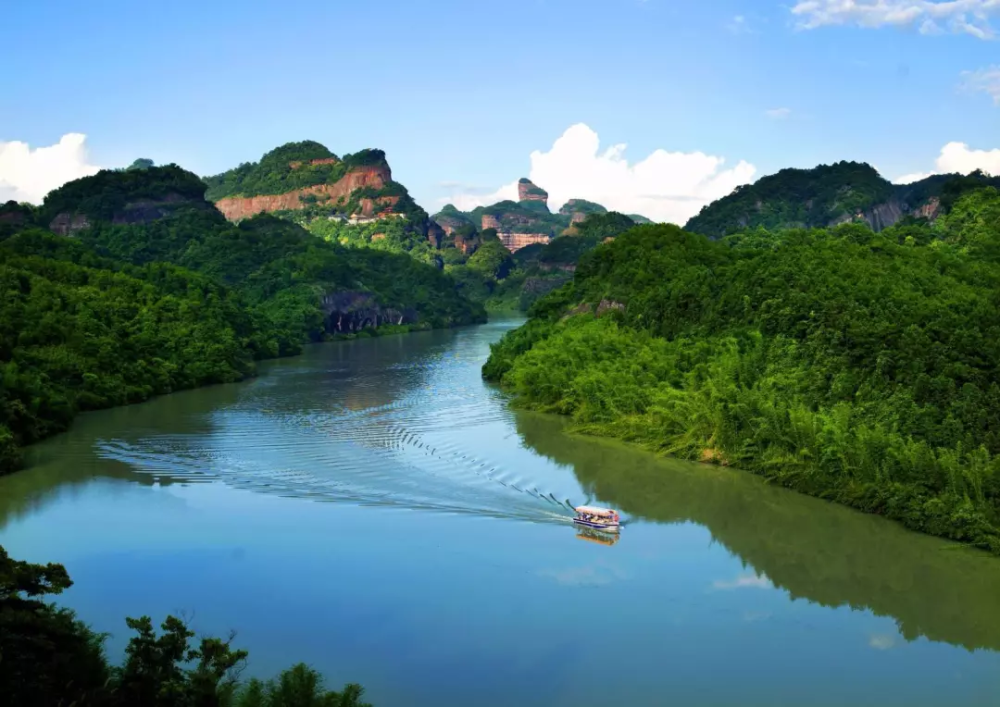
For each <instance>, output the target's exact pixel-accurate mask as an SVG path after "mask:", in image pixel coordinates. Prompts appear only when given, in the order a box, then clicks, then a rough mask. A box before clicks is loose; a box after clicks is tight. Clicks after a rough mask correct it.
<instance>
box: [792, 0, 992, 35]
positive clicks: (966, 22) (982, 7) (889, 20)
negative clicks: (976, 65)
mask: <svg viewBox="0 0 1000 707" xmlns="http://www.w3.org/2000/svg"><path fill="white" fill-rule="evenodd" d="M792 14H794V15H795V16H796V17H798V18H799V22H798V25H799V27H800V28H802V29H815V28H817V27H823V26H826V25H857V26H859V27H865V28H869V29H871V28H878V27H885V26H897V27H917V29H918V30H919V31H920V33H921V34H939V33H941V32H952V33H955V34H970V35H972V36H973V37H976V38H978V39H993V37H994V36H995V34H994V30H993V27H992V25H991V24H990V21H989V20H990V17H993V16H997V15H1000V0H800V1H799V2H798V3H796V4H795V5H794V6H793V7H792Z"/></svg>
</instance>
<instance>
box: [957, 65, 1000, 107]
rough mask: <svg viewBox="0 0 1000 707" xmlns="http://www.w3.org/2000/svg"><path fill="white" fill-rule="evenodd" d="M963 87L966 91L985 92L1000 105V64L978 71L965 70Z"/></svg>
mask: <svg viewBox="0 0 1000 707" xmlns="http://www.w3.org/2000/svg"><path fill="white" fill-rule="evenodd" d="M961 87H962V89H963V90H965V91H971V92H975V93H985V94H986V95H988V96H990V97H991V98H992V99H993V102H994V103H995V104H996V105H998V106H1000V65H998V66H991V67H989V68H986V69H979V70H978V71H963V72H962V86H961Z"/></svg>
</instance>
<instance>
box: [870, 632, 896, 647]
mask: <svg viewBox="0 0 1000 707" xmlns="http://www.w3.org/2000/svg"><path fill="white" fill-rule="evenodd" d="M868 645H869V646H871V647H872V648H874V649H875V650H877V651H887V650H889V649H890V648H892V647H894V646H895V645H896V637H895V636H892V635H890V634H888V633H874V634H872V635H871V636H869V637H868Z"/></svg>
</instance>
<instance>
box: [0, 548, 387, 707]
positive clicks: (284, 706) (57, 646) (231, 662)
mask: <svg viewBox="0 0 1000 707" xmlns="http://www.w3.org/2000/svg"><path fill="white" fill-rule="evenodd" d="M72 584H73V582H72V581H71V580H70V578H69V574H68V573H67V572H66V569H65V568H64V567H63V566H62V565H56V564H48V565H44V566H43V565H36V564H30V563H27V562H23V561H18V560H13V559H11V558H10V556H9V555H8V554H7V551H6V550H5V549H4V548H3V547H2V546H0V694H2V695H3V696H4V700H5V704H11V705H19V706H22V705H23V706H24V707H27V706H28V705H40V706H41V705H46V706H48V705H77V706H78V707H134V706H135V705H143V706H144V707H371V706H370V705H367V704H366V703H364V702H362V701H361V697H362V696H363V694H364V690H363V688H362V687H361V686H360V685H356V684H348V685H345V686H344V689H343V690H342V691H341V692H339V693H338V692H332V691H328V690H326V689H325V688H324V686H323V680H322V678H321V676H320V675H319V674H318V673H317V672H316V671H314V670H312V669H311V668H309V667H307V666H305V665H303V664H298V665H295V666H293V667H292V668H289V669H288V670H285V671H284V672H282V673H281V675H279V676H278V678H277V680H268V681H266V682H263V681H260V680H257V679H253V680H250V681H249V682H247V683H241V682H240V681H239V673H240V671H241V670H242V668H243V667H244V665H245V662H246V658H247V655H248V654H247V652H246V651H244V650H237V649H234V648H233V647H232V641H233V636H232V635H231V636H229V638H228V639H226V640H223V639H219V638H211V637H209V638H202V639H201V640H200V641H199V642H198V644H197V645H196V646H192V645H191V639H192V638H194V635H195V634H194V631H192V630H191V629H190V628H189V627H188V626H187V624H186V623H185V622H184V621H182V620H180V619H178V618H176V617H173V616H168V617H167V619H166V620H165V621H164V622H163V623H162V625H161V626H160V629H161V633H160V634H159V635H157V633H156V631H155V630H154V628H153V622H152V620H151V619H150V618H149V617H148V616H143V617H141V618H138V619H133V618H128V619H126V624H127V625H128V627H129V628H130V629H131V630H132V631H134V632H135V635H134V636H133V637H132V638H131V640H130V641H129V643H128V646H127V648H126V649H125V660H124V663H123V664H122V665H121V666H112V665H111V664H110V663H109V662H108V660H107V658H106V656H105V654H104V649H103V645H104V639H105V636H103V635H100V634H96V633H94V632H93V631H92V630H91V629H90V628H88V627H87V626H86V625H85V624H83V623H82V622H80V621H79V620H77V618H76V616H75V614H74V613H73V612H72V611H69V610H68V609H60V608H58V607H57V606H55V605H53V604H50V603H47V602H45V601H42V599H41V597H44V596H45V595H49V594H59V593H61V592H62V591H64V590H66V589H68V588H69V587H70V586H72Z"/></svg>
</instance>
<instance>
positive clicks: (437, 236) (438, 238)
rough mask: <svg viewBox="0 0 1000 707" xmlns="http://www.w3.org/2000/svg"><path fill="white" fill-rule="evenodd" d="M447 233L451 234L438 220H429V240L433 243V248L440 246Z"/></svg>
mask: <svg viewBox="0 0 1000 707" xmlns="http://www.w3.org/2000/svg"><path fill="white" fill-rule="evenodd" d="M445 235H449V236H450V235H451V233H450V232H449V231H447V230H446V229H445V228H444V226H441V225H440V224H438V222H437V221H431V220H428V221H427V241H428V242H429V243H430V244H431V247H432V248H435V249H437V248H440V247H441V243H442V242H443V241H444V239H445Z"/></svg>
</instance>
